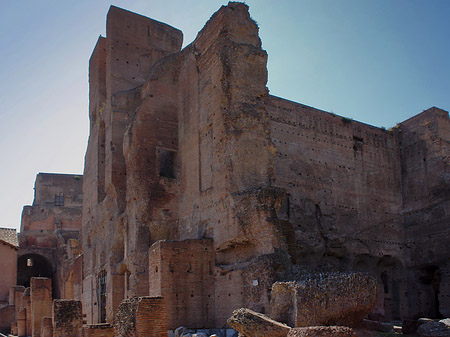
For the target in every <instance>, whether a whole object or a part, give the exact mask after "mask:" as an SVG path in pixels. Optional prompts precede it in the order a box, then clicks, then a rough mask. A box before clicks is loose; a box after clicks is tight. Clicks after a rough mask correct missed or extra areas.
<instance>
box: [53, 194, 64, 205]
mask: <svg viewBox="0 0 450 337" xmlns="http://www.w3.org/2000/svg"><path fill="white" fill-rule="evenodd" d="M55 206H64V195H55Z"/></svg>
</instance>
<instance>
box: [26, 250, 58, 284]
mask: <svg viewBox="0 0 450 337" xmlns="http://www.w3.org/2000/svg"><path fill="white" fill-rule="evenodd" d="M32 277H48V278H50V279H53V268H52V265H51V263H50V262H49V261H48V260H47V259H46V258H45V257H44V256H42V255H39V254H25V255H22V256H19V258H18V259H17V284H18V285H21V286H24V287H26V288H27V287H29V286H30V280H31V278H32ZM52 283H53V282H52Z"/></svg>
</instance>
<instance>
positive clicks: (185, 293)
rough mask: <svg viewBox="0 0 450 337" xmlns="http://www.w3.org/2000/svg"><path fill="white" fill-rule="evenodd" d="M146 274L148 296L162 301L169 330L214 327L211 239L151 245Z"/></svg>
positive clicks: (164, 242)
mask: <svg viewBox="0 0 450 337" xmlns="http://www.w3.org/2000/svg"><path fill="white" fill-rule="evenodd" d="M149 275H150V289H149V295H150V296H161V297H162V298H164V302H165V304H166V310H167V325H168V328H169V329H172V330H174V329H176V328H178V327H179V326H186V327H190V328H214V327H215V317H214V315H215V312H214V308H215V296H214V295H215V291H214V290H215V284H214V250H213V242H212V240H185V241H158V242H156V243H154V244H153V245H152V246H151V247H150V250H149Z"/></svg>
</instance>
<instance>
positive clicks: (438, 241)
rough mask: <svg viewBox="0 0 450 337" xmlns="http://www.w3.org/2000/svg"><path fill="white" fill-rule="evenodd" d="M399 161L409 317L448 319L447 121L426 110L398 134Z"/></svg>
mask: <svg viewBox="0 0 450 337" xmlns="http://www.w3.org/2000/svg"><path fill="white" fill-rule="evenodd" d="M396 131H397V133H398V135H399V141H400V154H401V158H402V191H403V207H404V226H405V231H406V242H407V244H408V245H409V246H411V249H410V256H409V257H410V265H411V268H412V270H411V272H410V275H409V276H410V279H409V284H410V289H411V291H413V292H415V293H418V294H419V296H417V297H410V298H408V302H409V308H410V312H411V313H413V312H418V311H420V312H422V313H424V314H425V315H428V316H432V317H436V316H439V315H444V316H448V315H449V314H450V312H449V309H448V308H449V305H450V264H449V262H448V256H449V254H450V248H449V246H448V242H447V240H446V238H447V237H448V235H449V234H450V232H449V231H450V229H449V228H448V223H449V221H450V211H449V210H450V179H449V172H450V160H449V158H450V147H449V145H450V119H449V115H448V112H447V111H443V110H441V109H438V108H431V109H428V110H426V111H424V112H422V113H421V114H419V115H417V116H414V117H412V118H410V119H408V120H407V121H404V122H402V123H400V125H399V126H398V128H397V129H396Z"/></svg>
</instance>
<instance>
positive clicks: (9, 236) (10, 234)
mask: <svg viewBox="0 0 450 337" xmlns="http://www.w3.org/2000/svg"><path fill="white" fill-rule="evenodd" d="M0 240H1V241H4V242H6V243H8V244H10V245H11V246H14V247H17V246H18V245H19V241H18V240H17V232H16V230H15V229H14V228H0Z"/></svg>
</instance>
